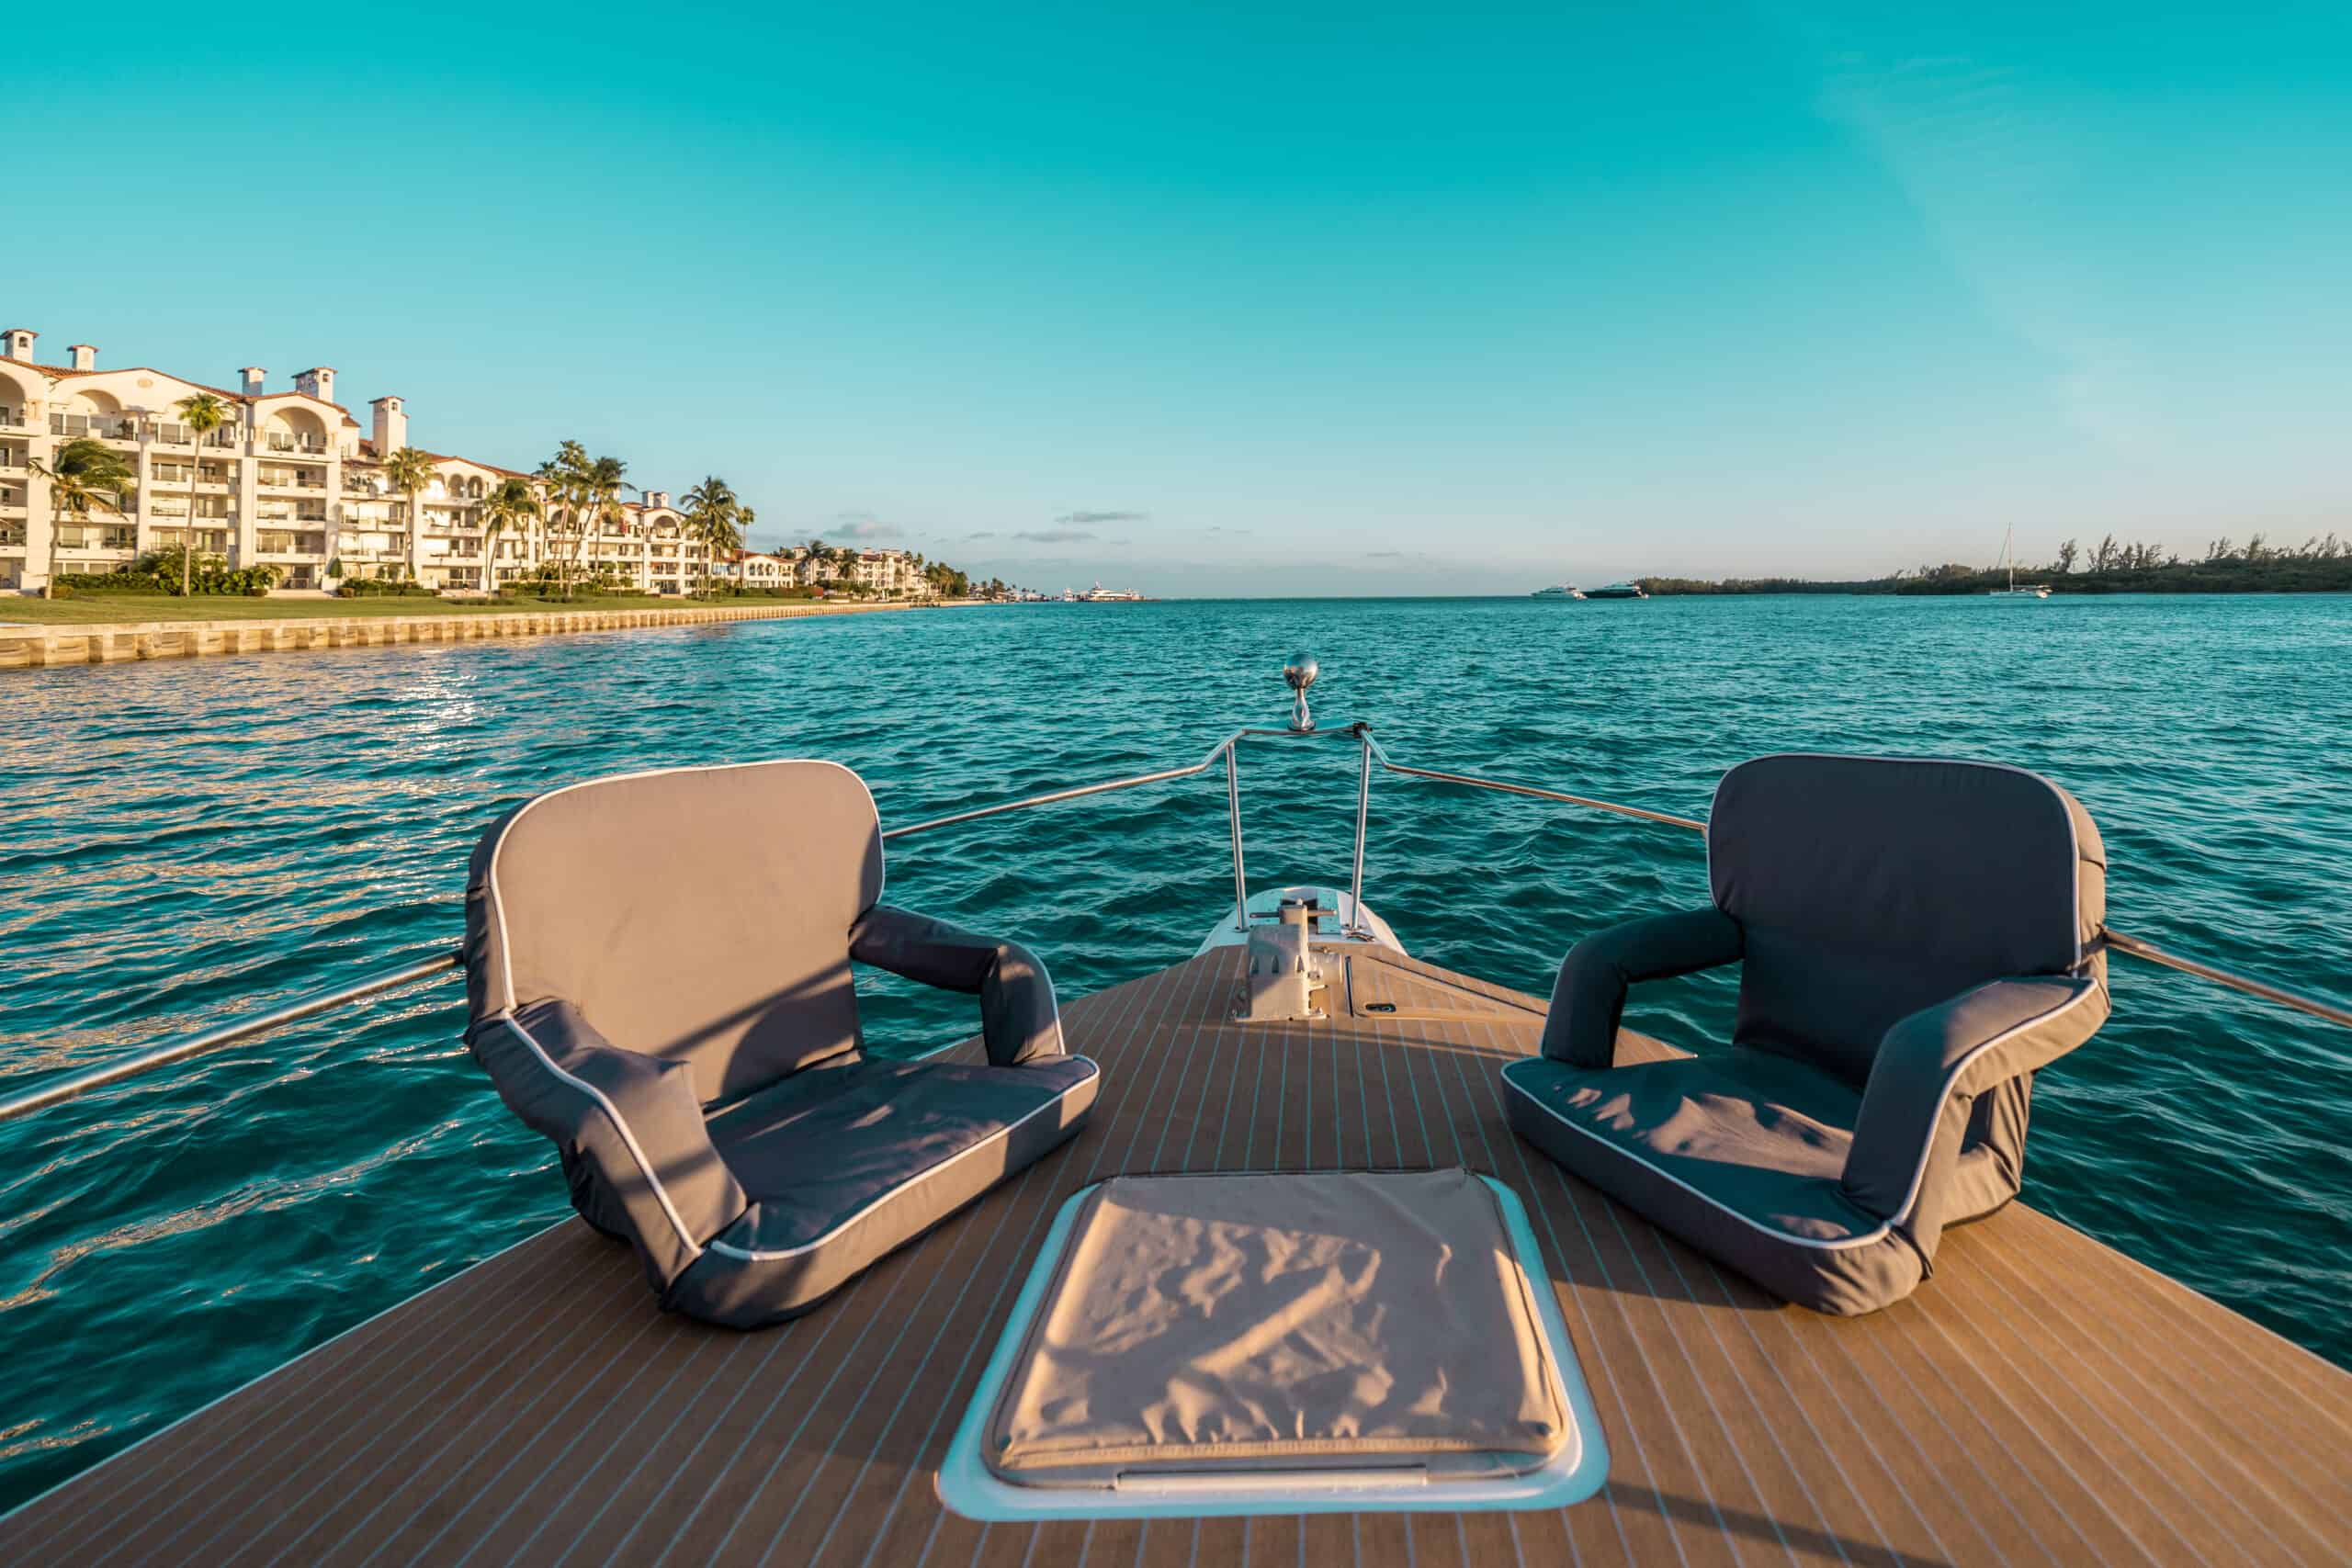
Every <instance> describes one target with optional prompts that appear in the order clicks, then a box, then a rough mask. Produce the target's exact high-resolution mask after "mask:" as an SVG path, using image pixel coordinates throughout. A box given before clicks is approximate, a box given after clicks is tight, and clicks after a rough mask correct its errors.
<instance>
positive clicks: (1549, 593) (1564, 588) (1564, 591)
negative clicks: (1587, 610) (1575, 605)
mask: <svg viewBox="0 0 2352 1568" xmlns="http://www.w3.org/2000/svg"><path fill="white" fill-rule="evenodd" d="M1528 597H1529V598H1531V599H1581V598H1583V597H1584V590H1583V589H1581V588H1578V587H1577V586H1576V585H1575V584H1574V583H1569V582H1560V583H1555V584H1554V585H1553V586H1551V587H1549V588H1539V589H1537V590H1536V591H1535V592H1532V593H1531V594H1529V595H1528Z"/></svg>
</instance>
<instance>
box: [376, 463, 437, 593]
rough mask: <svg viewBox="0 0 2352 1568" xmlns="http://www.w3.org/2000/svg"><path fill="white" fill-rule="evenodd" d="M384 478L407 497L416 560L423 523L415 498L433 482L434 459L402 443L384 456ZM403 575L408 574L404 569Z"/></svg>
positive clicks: (410, 539) (410, 545) (411, 547)
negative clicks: (397, 448)
mask: <svg viewBox="0 0 2352 1568" xmlns="http://www.w3.org/2000/svg"><path fill="white" fill-rule="evenodd" d="M384 480H385V482H386V483H388V484H390V486H391V487H392V488H393V489H394V490H396V491H400V492H401V494H402V495H405V496H407V497H408V552H409V558H410V559H412V560H413V559H415V558H416V553H417V550H418V547H419V544H420V541H421V540H422V539H423V538H424V532H423V525H422V524H421V523H420V522H419V521H418V519H417V514H416V498H417V496H418V495H419V494H420V493H421V492H422V491H424V487H425V486H426V485H429V484H431V483H432V482H433V459H432V458H430V457H426V456H425V455H424V453H422V452H420V451H418V450H417V449H416V448H415V447H413V446H403V447H401V449H400V450H399V451H397V452H393V453H390V454H388V455H386V457H384ZM402 575H403V576H406V575H408V573H407V572H406V571H405V570H403V572H402Z"/></svg>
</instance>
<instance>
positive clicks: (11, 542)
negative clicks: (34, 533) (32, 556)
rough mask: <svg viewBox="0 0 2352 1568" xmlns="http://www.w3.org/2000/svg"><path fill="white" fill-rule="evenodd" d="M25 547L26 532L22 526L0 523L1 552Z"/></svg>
mask: <svg viewBox="0 0 2352 1568" xmlns="http://www.w3.org/2000/svg"><path fill="white" fill-rule="evenodd" d="M12 547H13V548H16V549H22V548H24V547H25V530H24V527H23V525H20V524H9V523H0V550H5V549H9V548H12Z"/></svg>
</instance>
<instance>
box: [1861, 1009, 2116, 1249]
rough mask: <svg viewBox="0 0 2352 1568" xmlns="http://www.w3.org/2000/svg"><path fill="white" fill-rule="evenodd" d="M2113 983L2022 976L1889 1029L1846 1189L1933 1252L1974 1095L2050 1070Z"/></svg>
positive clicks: (2084, 1036)
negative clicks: (1943, 1184) (1940, 1190)
mask: <svg viewBox="0 0 2352 1568" xmlns="http://www.w3.org/2000/svg"><path fill="white" fill-rule="evenodd" d="M2107 1014H2108V998H2107V987H2106V986H2105V984H2104V983H2102V982H2101V981H2100V980H2099V979H2098V977H2096V976H2079V977H2078V976H2071V975H2033V976H2013V977H2010V978H2007V979H2001V980H1992V981H1988V982H1986V983H1985V984H1984V985H1982V986H1978V987H1975V988H1974V989H1973V990H1969V991H1964V992H1962V994H1961V995H1959V996H1957V997H1954V998H1951V1000H1950V1001H1946V1002H1940V1003H1939V1004H1937V1005H1936V1006H1934V1007H1931V1008H1924V1009H1922V1010H1919V1011H1917V1012H1915V1013H1913V1014H1911V1015H1910V1016H1909V1017H1908V1018H1905V1019H1902V1020H1899V1021H1896V1023H1895V1024H1894V1027H1893V1028H1891V1029H1889V1030H1888V1031H1887V1032H1886V1035H1885V1038H1884V1039H1883V1041H1882V1042H1881V1043H1880V1045H1879V1051H1878V1056H1877V1058H1876V1060H1875V1061H1874V1062H1873V1063H1872V1064H1871V1076H1870V1081H1869V1083H1868V1084H1866V1085H1865V1086H1864V1088H1863V1091H1862V1108H1861V1113H1860V1118H1859V1119H1858V1120H1857V1121H1856V1122H1855V1125H1854V1142H1853V1145H1852V1147H1851V1148H1849V1150H1848V1151H1847V1155H1846V1170H1845V1176H1844V1179H1843V1181H1842V1182H1841V1183H1840V1185H1841V1187H1842V1189H1843V1190H1844V1192H1845V1194H1846V1197H1847V1198H1848V1200H1849V1201H1851V1202H1853V1203H1854V1204H1855V1205H1857V1206H1858V1207H1860V1209H1862V1210H1863V1211H1864V1212H1866V1213H1872V1214H1876V1215H1878V1216H1879V1217H1880V1218H1882V1219H1885V1220H1890V1221H1892V1222H1894V1224H1897V1225H1898V1226H1903V1227H1906V1228H1908V1229H1911V1230H1912V1231H1913V1233H1914V1234H1913V1237H1912V1239H1913V1240H1914V1241H1915V1242H1917V1243H1918V1244H1919V1245H1920V1246H1921V1247H1922V1248H1923V1250H1925V1251H1928V1252H1930V1253H1932V1251H1933V1250H1934V1247H1935V1243H1936V1236H1937V1235H1938V1234H1939V1233H1940V1230H1941V1228H1942V1227H1941V1224H1940V1223H1939V1222H1935V1221H1933V1220H1932V1219H1930V1222H1929V1223H1928V1224H1926V1226H1925V1227H1924V1229H1925V1231H1926V1234H1924V1235H1922V1234H1919V1232H1920V1230H1921V1229H1922V1226H1921V1225H1920V1223H1919V1222H1920V1216H1921V1214H1922V1213H1923V1212H1926V1213H1929V1214H1930V1215H1932V1213H1934V1212H1936V1205H1935V1204H1934V1203H1932V1202H1928V1203H1923V1202H1922V1195H1923V1194H1927V1195H1928V1197H1930V1198H1932V1196H1933V1193H1932V1189H1933V1188H1934V1186H1935V1185H1936V1183H1937V1180H1938V1179H1939V1175H1940V1174H1946V1173H1949V1171H1950V1169H1951V1165H1952V1163H1953V1162H1954V1161H1956V1160H1957V1159H1958V1158H1959V1156H1960V1147H1961V1143H1962V1137H1963V1135H1964V1134H1965V1133H1966V1132H1967V1127H1968V1118H1969V1111H1970V1110H1971V1108H1972V1106H1973V1103H1974V1100H1975V1099H1976V1096H1977V1095H1978V1094H1980V1093H1982V1092H1983V1091H1985V1089H1990V1088H1992V1087H1993V1086H1994V1085H1996V1084H1998V1083H2003V1082H2006V1081H2007V1080H2008V1079H2010V1078H2013V1077H2017V1076H2018V1074H2020V1073H2030V1072H2033V1071H2035V1070H2037V1069H2039V1068H2041V1067H2043V1066H2048V1065H2049V1064H2050V1063H2052V1062H2054V1061H2056V1060H2057V1059H2058V1058H2059V1057H2061V1056H2063V1055H2065V1054H2066V1053H2067V1052H2069V1051H2071V1050H2073V1049H2074V1048H2075V1046H2077V1045H2080V1044H2081V1043H2083V1042H2084V1041H2086V1040H2088V1039H2089V1038H2090V1037H2091V1036H2092V1035H2093V1034H2096V1033H2098V1028H2099V1025H2100V1024H2102V1023H2104V1022H2106V1021H2107Z"/></svg>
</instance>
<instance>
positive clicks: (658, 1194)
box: [486, 757, 1103, 1262]
mask: <svg viewBox="0 0 2352 1568" xmlns="http://www.w3.org/2000/svg"><path fill="white" fill-rule="evenodd" d="M796 762H813V763H816V764H818V765H820V766H822V767H828V768H839V769H841V771H842V773H847V774H849V776H850V777H851V778H853V779H855V780H856V781H857V787H858V788H860V789H862V790H864V791H865V805H866V808H867V809H868V810H870V811H872V812H873V813H874V829H875V834H876V842H877V843H879V842H880V841H881V840H880V834H881V829H882V808H881V807H879V806H877V805H876V803H875V799H874V789H873V786H872V785H870V784H867V783H866V782H865V779H864V778H863V777H861V776H860V775H859V774H858V773H857V771H856V770H855V769H854V768H851V767H849V766H847V765H845V764H843V763H841V762H836V761H831V759H829V758H824V757H772V758H768V759H766V760H763V761H756V762H708V763H703V764H699V765H691V766H685V767H676V768H645V769H641V770H639V772H637V773H609V774H606V775H605V776H604V777H602V778H594V779H582V780H581V781H580V782H579V783H578V784H565V785H563V786H562V787H561V788H560V789H551V790H549V791H548V792H547V793H546V794H545V795H534V796H533V797H532V798H531V799H529V800H527V801H525V802H524V803H523V805H522V807H521V808H520V809H518V810H517V811H516V812H515V815H514V816H513V817H511V818H507V821H506V826H505V827H504V828H503V829H500V831H499V835H498V842H497V844H496V845H495V846H493V847H492V850H491V852H490V867H489V874H488V876H487V878H486V880H487V881H488V883H489V885H490V905H491V911H492V915H493V917H494V918H495V919H497V921H498V957H499V964H500V966H501V969H502V970H503V979H504V982H505V989H506V1006H505V1008H504V1009H503V1010H501V1011H500V1013H499V1014H498V1015H497V1017H498V1019H499V1021H502V1022H503V1023H505V1024H506V1026H507V1027H508V1028H510V1029H512V1030H513V1031H514V1032H515V1033H516V1034H517V1035H519V1036H521V1037H522V1040H523V1043H525V1044H526V1045H528V1046H529V1047H530V1048H531V1053H532V1055H536V1056H537V1057H538V1059H539V1060H540V1061H541V1062H542V1063H544V1064H546V1066H547V1069H548V1072H550V1073H552V1074H554V1075H555V1077H557V1078H558V1079H559V1080H560V1081H562V1082H564V1083H567V1084H570V1085H571V1087H572V1088H574V1089H580V1090H582V1091H583V1092H585V1093H586V1094H588V1095H589V1096H591V1097H592V1098H593V1099H594V1100H595V1101H596V1103H597V1105H599V1106H600V1107H602V1108H603V1110H604V1112H605V1116H606V1117H607V1118H608V1119H610V1121H611V1122H612V1123H613V1128H614V1130H615V1131H616V1132H617V1133H619V1134H620V1135H621V1140H622V1141H623V1142H624V1143H626V1144H627V1145H628V1150H629V1153H630V1155H631V1156H634V1157H635V1159H636V1160H637V1163H638V1168H639V1169H640V1170H642V1171H643V1172H644V1173H645V1179H646V1183H647V1185H649V1186H650V1187H651V1188H652V1189H653V1196H654V1198H655V1199H656V1200H657V1201H659V1202H660V1203H661V1205H662V1213H664V1214H665V1215H667V1216H668V1217H669V1221H670V1224H672V1225H673V1226H674V1227H676V1229H677V1232H678V1238H679V1240H680V1241H682V1242H683V1243H684V1245H685V1247H686V1248H687V1250H688V1251H690V1252H691V1253H692V1254H693V1255H694V1257H695V1258H700V1257H701V1256H702V1254H703V1252H704V1250H705V1248H704V1247H703V1246H702V1244H700V1243H698V1242H696V1241H695V1238H694V1235H693V1233H692V1232H690V1231H689V1230H688V1229H687V1228H686V1223H685V1221H684V1219H683V1218H681V1217H680V1216H679V1213H678V1209H677V1205H675V1204H674V1203H673V1202H671V1201H670V1193H669V1190H668V1189H667V1188H665V1187H663V1186H662V1179H661V1177H660V1176H659V1175H657V1174H656V1173H655V1171H654V1168H653V1162H652V1161H651V1160H650V1159H648V1158H646V1156H645V1150H644V1149H643V1148H642V1147H640V1146H639V1144H638V1141H637V1135H636V1134H633V1133H631V1132H630V1131H629V1129H628V1122H626V1121H624V1120H622V1117H621V1113H620V1111H618V1110H616V1108H615V1107H614V1105H613V1102H612V1101H611V1100H607V1099H605V1096H604V1094H603V1093H602V1092H601V1091H599V1090H598V1089H597V1088H596V1087H595V1085H594V1084H591V1083H589V1082H587V1081H585V1080H584V1079H582V1078H579V1077H573V1076H572V1075H571V1074H570V1073H567V1072H565V1071H564V1070H563V1069H562V1068H561V1067H559V1066H556V1064H555V1058H553V1057H552V1056H549V1055H548V1054H547V1052H546V1051H545V1050H543V1049H542V1048H541V1047H540V1045H539V1043H538V1042H537V1040H535V1039H533V1038H532V1037H531V1033H530V1031H528V1030H526V1029H525V1028H524V1027H523V1026H522V1025H521V1024H520V1023H518V1022H516V1021H515V1014H514V1006H515V949H514V944H513V942H510V941H509V940H508V938H507V934H506V903H505V900H504V899H503V898H502V897H500V896H499V892H498V857H499V856H500V855H501V854H503V853H504V852H505V850H506V840H507V838H508V837H509V836H510V835H511V834H512V833H513V832H514V831H515V828H516V827H518V826H519V825H520V824H521V822H522V820H523V818H525V817H526V816H527V815H528V814H529V813H530V811H531V808H532V807H536V806H538V805H540V804H542V803H543V802H546V801H549V800H553V799H554V798H555V797H556V796H557V795H569V794H570V793H571V792H572V791H573V790H576V789H586V788H589V787H590V786H592V785H594V784H622V783H625V782H627V781H628V780H630V779H648V778H659V777H662V776H663V775H665V774H669V773H721V772H725V771H728V770H729V769H735V768H773V767H782V766H786V765H787V764H791V763H796ZM879 858H880V859H881V861H882V878H881V883H880V886H877V887H876V890H875V894H874V903H875V904H879V903H880V902H881V901H882V898H883V896H884V894H886V893H887V892H888V890H889V886H890V863H889V857H888V854H887V853H886V854H883V855H881V856H880V857H879ZM866 908H873V905H871V904H869V905H867V906H866ZM1031 956H1032V957H1035V956H1036V955H1035V953H1032V954H1031ZM1037 970H1038V973H1039V974H1041V975H1043V976H1045V980H1046V996H1047V998H1049V999H1050V1000H1051V1001H1052V1003H1053V1009H1054V1043H1055V1044H1056V1045H1057V1046H1063V1045H1064V1042H1063V1037H1062V1005H1061V996H1060V993H1059V992H1057V990H1055V989H1054V977H1053V975H1052V974H1051V973H1050V972H1049V971H1047V970H1046V961H1045V960H1044V959H1043V958H1038V959H1037ZM1060 1055H1062V1056H1063V1057H1064V1058H1065V1059H1068V1060H1074V1061H1080V1062H1084V1063H1085V1064H1086V1065H1087V1066H1089V1067H1091V1068H1092V1069H1093V1070H1092V1071H1091V1072H1090V1073H1089V1074H1088V1075H1087V1076H1086V1077H1083V1078H1081V1079H1080V1080H1079V1082H1080V1083H1091V1082H1093V1081H1094V1080H1095V1079H1097V1078H1099V1077H1102V1076H1103V1069H1102V1067H1101V1066H1100V1065H1099V1064H1097V1063H1096V1062H1095V1061H1094V1060H1093V1058H1092V1057H1090V1056H1076V1057H1072V1056H1071V1055H1069V1051H1068V1050H1067V1048H1064V1049H1062V1050H1061V1052H1060ZM1077 1088H1078V1084H1072V1085H1071V1086H1070V1087H1069V1089H1065V1090H1063V1091H1062V1092H1061V1093H1060V1094H1057V1095H1056V1096H1055V1097H1054V1098H1053V1099H1052V1100H1047V1101H1046V1103H1045V1104H1044V1105H1041V1106H1039V1107H1038V1108H1037V1109H1036V1110H1035V1111H1030V1112H1029V1113H1028V1115H1026V1116H1023V1117H1022V1118H1021V1119H1020V1120H1019V1121H1017V1122H1010V1123H1008V1124H1007V1125H1005V1126H1004V1127H1003V1128H1001V1129H1000V1130H999V1131H998V1132H996V1133H995V1134H991V1135H990V1136H989V1137H987V1138H984V1139H982V1140H981V1141H980V1142H979V1143H977V1144H974V1145H972V1146H971V1147H970V1148H967V1149H964V1150H961V1151H959V1152H957V1153H956V1154H954V1155H952V1156H949V1157H948V1158H947V1159H945V1160H944V1161H942V1162H941V1163H940V1164H938V1165H936V1166H933V1168H931V1170H929V1171H926V1172H924V1175H923V1179H929V1178H930V1177H931V1176H932V1175H933V1174H935V1173H936V1172H938V1171H941V1170H944V1169H946V1168H947V1167H948V1166H951V1165H953V1164H955V1163H956V1161H957V1160H959V1159H962V1158H963V1157H964V1156H966V1155H968V1154H972V1153H975V1152H977V1151H978V1150H980V1149H984V1148H986V1147H988V1146H989V1144H992V1143H994V1142H996V1141H997V1140H998V1139H1000V1138H1004V1137H1009V1136H1011V1135H1012V1131H1013V1129H1014V1128H1016V1127H1019V1126H1021V1125H1023V1123H1025V1122H1028V1121H1029V1120H1030V1118H1031V1117H1034V1116H1036V1115H1038V1114H1040V1113H1042V1112H1044V1111H1050V1110H1052V1109H1054V1108H1055V1107H1057V1106H1058V1105H1060V1104H1061V1102H1062V1101H1063V1100H1067V1099H1068V1098H1069V1095H1070V1093H1071V1092H1072V1091H1073V1090H1075V1089H1077ZM904 1190H906V1189H905V1188H904V1187H903V1186H901V1187H895V1188H892V1189H891V1190H889V1191H888V1192H885V1193H884V1194H882V1196H880V1197H879V1198H876V1199H875V1200H874V1201H873V1202H872V1203H869V1204H867V1205H866V1206H865V1208H863V1209H860V1210H859V1211H858V1212H857V1213H854V1214H852V1215H851V1216H850V1217H849V1218H848V1219H846V1220H843V1221H842V1223H841V1224H839V1225H836V1226H834V1227H833V1229H831V1230H830V1231H828V1232H826V1233H825V1234H824V1235H821V1236H819V1237H818V1238H817V1239H816V1240H814V1241H811V1242H808V1243H805V1244H803V1245H802V1246H800V1247H793V1248H790V1249H789V1250H786V1251H784V1252H753V1251H746V1250H744V1249H743V1248H741V1247H729V1246H727V1245H725V1244H723V1243H720V1242H717V1241H714V1242H712V1243H711V1244H710V1246H709V1248H708V1250H710V1251H713V1252H717V1253H718V1254H720V1255H721V1256H722V1257H727V1258H740V1259H741V1260H743V1261H745V1262H765V1261H768V1260H771V1259H775V1258H795V1257H797V1256H799V1255H800V1254H801V1253H803V1252H806V1251H808V1250H809V1248H810V1247H820V1246H822V1245H823V1244H824V1243H825V1242H827V1241H829V1240H831V1238H832V1237H833V1236H835V1235H839V1234H841V1232H842V1231H843V1230H845V1229H847V1228H848V1227H849V1226H851V1225H854V1224H856V1223H857V1222H858V1221H859V1220H861V1219H863V1218H865V1215H866V1214H868V1213H872V1212H873V1211H874V1210H875V1209H876V1208H878V1207H880V1206H881V1205H882V1204H884V1203H887V1202H888V1201H890V1200H891V1199H892V1198H894V1197H896V1196H898V1195H899V1193H900V1192H903V1191H904ZM689 1261H691V1259H689Z"/></svg>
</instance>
